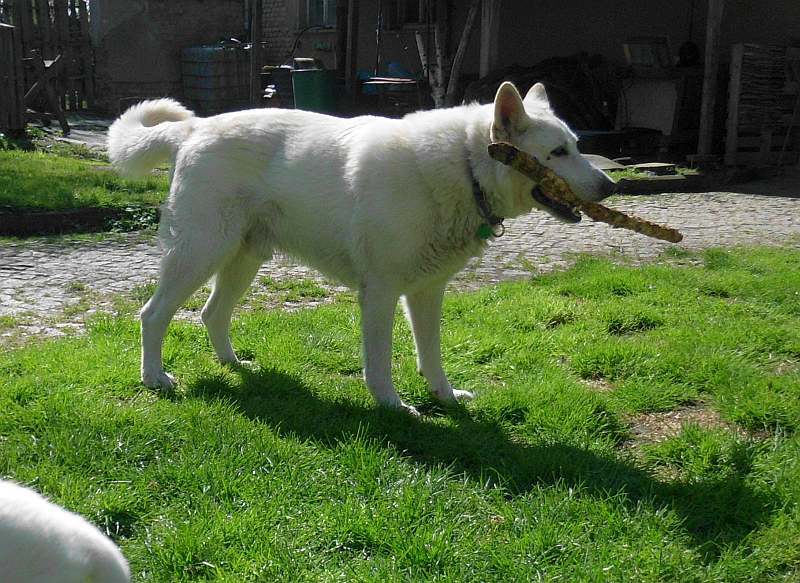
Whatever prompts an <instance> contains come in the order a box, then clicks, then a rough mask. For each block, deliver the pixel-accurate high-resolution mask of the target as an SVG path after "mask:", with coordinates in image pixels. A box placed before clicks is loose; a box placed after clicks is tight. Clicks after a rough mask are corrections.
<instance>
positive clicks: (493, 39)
mask: <svg viewBox="0 0 800 583" xmlns="http://www.w3.org/2000/svg"><path fill="white" fill-rule="evenodd" d="M501 1H502V0H483V6H482V10H481V55H480V75H481V77H485V76H486V75H488V74H489V72H490V71H491V70H492V69H494V68H495V66H496V65H497V43H498V39H499V36H500V2H501ZM720 1H721V0H720Z"/></svg>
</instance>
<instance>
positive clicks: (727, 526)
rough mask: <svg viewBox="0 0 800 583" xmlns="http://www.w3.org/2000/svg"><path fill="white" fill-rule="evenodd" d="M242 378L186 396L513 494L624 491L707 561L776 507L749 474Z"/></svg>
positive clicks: (274, 378)
mask: <svg viewBox="0 0 800 583" xmlns="http://www.w3.org/2000/svg"><path fill="white" fill-rule="evenodd" d="M240 378H241V384H240V385H239V386H233V387H232V386H231V384H230V382H229V379H230V377H228V379H227V380H224V379H223V378H221V377H201V378H199V379H196V380H195V381H194V382H193V383H191V384H190V386H189V387H188V388H187V390H188V395H187V396H188V397H196V398H201V399H204V400H206V401H224V402H226V403H231V404H233V405H234V406H236V407H237V408H238V410H239V411H240V412H241V413H242V414H243V415H245V416H247V417H248V418H250V419H253V420H255V421H258V422H260V423H265V424H267V425H269V426H270V427H272V428H273V429H274V430H275V431H276V432H278V433H279V434H283V435H287V434H291V435H294V436H297V437H300V438H301V439H310V440H313V441H315V442H317V443H319V444H321V445H323V446H331V447H332V446H335V445H336V444H337V443H338V442H340V441H347V440H349V439H352V438H353V437H355V436H356V435H361V436H365V437H368V438H371V439H373V440H376V441H378V442H380V443H385V444H387V445H391V446H392V447H394V448H395V449H396V450H397V451H401V452H403V455H405V456H407V457H408V459H410V460H413V461H414V462H415V463H420V464H424V465H429V466H447V467H449V468H451V469H452V471H454V472H456V473H459V474H464V475H466V476H468V477H469V478H471V479H473V480H476V481H478V482H479V483H481V484H486V483H492V482H494V483H499V484H502V485H503V487H504V488H505V490H506V491H507V492H508V493H509V495H510V496H517V495H520V494H524V493H526V492H528V491H529V490H531V489H532V488H533V487H535V486H536V485H548V484H555V483H559V484H565V485H567V486H577V487H580V488H581V489H582V491H583V492H586V493H588V494H589V495H592V496H597V497H599V498H604V499H606V498H608V496H609V495H611V494H616V493H620V494H622V496H621V497H619V496H618V497H617V499H622V500H624V501H625V504H627V505H629V506H630V507H631V508H632V509H634V508H635V507H636V506H637V504H638V503H639V502H645V503H647V502H649V503H651V504H653V505H654V506H656V507H657V508H665V509H668V508H672V509H674V510H675V512H676V513H677V514H678V515H679V516H680V517H681V518H682V521H683V528H684V529H685V530H686V532H687V533H688V534H689V535H690V537H691V539H692V541H693V543H694V545H696V546H697V547H698V551H699V552H700V555H701V556H702V557H704V560H706V561H714V560H716V558H717V557H718V556H719V553H720V552H721V550H723V549H724V548H725V547H726V546H728V545H730V544H735V543H737V542H739V541H741V540H742V539H743V538H744V537H745V536H746V535H747V534H748V533H750V532H752V531H753V530H754V529H756V528H757V527H758V526H759V525H760V524H762V523H764V522H765V521H767V520H768V519H769V517H770V516H771V514H772V512H773V511H774V509H775V508H776V507H777V505H778V500H777V498H776V496H775V495H771V494H769V493H767V492H765V491H763V490H757V489H755V488H754V487H753V486H752V485H751V484H749V483H748V480H747V475H746V473H747V470H746V469H743V470H741V471H740V472H739V473H734V474H733V475H729V476H727V477H724V478H719V479H716V480H710V481H703V482H693V483H685V482H679V481H675V482H671V481H662V480H659V479H657V478H656V477H654V476H653V475H652V474H651V473H649V472H647V471H645V470H643V469H641V468H639V467H637V466H636V464H635V462H634V461H633V460H632V459H625V457H624V456H606V455H600V454H598V453H595V452H592V451H590V450H588V449H583V448H580V447H575V446H572V445H565V444H558V443H553V444H547V445H527V444H523V443H519V442H518V441H515V440H513V439H511V438H510V437H509V435H508V434H507V432H506V431H505V430H504V429H503V428H502V427H501V426H499V425H498V424H497V423H494V422H492V421H484V420H479V419H476V418H474V417H472V416H471V415H470V414H469V413H467V412H466V411H465V410H463V409H455V410H451V411H447V412H444V411H440V410H437V409H435V408H431V409H429V411H428V413H429V414H430V413H433V414H437V413H440V414H447V415H449V416H450V417H451V418H452V420H453V423H452V424H450V425H449V426H446V427H445V426H442V425H440V424H433V423H429V422H426V421H425V420H424V419H423V420H418V419H415V418H412V417H410V416H408V415H406V414H403V413H397V412H393V411H389V410H383V409H380V408H377V407H367V406H359V405H356V404H353V403H352V402H348V401H345V400H341V401H333V400H327V399H323V398H320V397H319V396H317V395H316V394H315V393H314V392H313V391H312V390H310V389H309V387H307V386H306V385H305V384H304V383H303V382H302V381H301V380H300V379H299V378H297V377H294V376H290V375H287V374H285V373H283V372H280V371H277V370H270V369H261V370H257V371H249V370H241V371H240Z"/></svg>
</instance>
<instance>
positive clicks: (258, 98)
mask: <svg viewBox="0 0 800 583" xmlns="http://www.w3.org/2000/svg"><path fill="white" fill-rule="evenodd" d="M250 6H251V12H250V43H251V44H250V105H252V106H253V107H261V105H262V104H263V102H264V99H263V98H262V91H261V67H262V65H263V63H262V59H261V38H262V36H263V34H264V27H263V19H264V3H263V2H262V0H250Z"/></svg>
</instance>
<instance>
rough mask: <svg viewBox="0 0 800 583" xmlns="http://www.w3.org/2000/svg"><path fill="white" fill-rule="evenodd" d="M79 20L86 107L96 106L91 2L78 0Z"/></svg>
mask: <svg viewBox="0 0 800 583" xmlns="http://www.w3.org/2000/svg"><path fill="white" fill-rule="evenodd" d="M77 5H78V9H79V12H78V20H79V27H80V33H81V34H80V43H81V69H82V70H83V100H84V101H85V102H86V107H89V108H91V107H93V106H94V63H93V61H92V43H91V39H90V38H89V0H78V1H77Z"/></svg>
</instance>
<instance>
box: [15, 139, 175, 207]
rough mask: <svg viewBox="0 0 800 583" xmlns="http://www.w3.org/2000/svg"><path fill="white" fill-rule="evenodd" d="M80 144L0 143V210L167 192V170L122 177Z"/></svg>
mask: <svg viewBox="0 0 800 583" xmlns="http://www.w3.org/2000/svg"><path fill="white" fill-rule="evenodd" d="M85 150H86V149H85V148H83V149H80V148H67V147H61V148H58V149H56V150H55V151H42V150H37V151H24V150H3V149H0V211H14V212H16V211H26V212H27V211H63V210H69V209H77V208H86V207H128V206H131V205H157V204H159V203H160V202H161V201H162V200H163V199H164V197H165V196H166V192H167V189H168V180H167V176H166V174H164V175H161V176H156V175H154V176H152V177H148V178H146V179H143V180H126V179H123V178H121V177H120V176H119V175H118V174H116V173H115V172H114V171H113V169H112V168H111V166H110V165H109V164H108V163H107V162H104V161H102V160H100V159H97V158H93V157H92V156H91V155H88V153H87V151H85Z"/></svg>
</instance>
